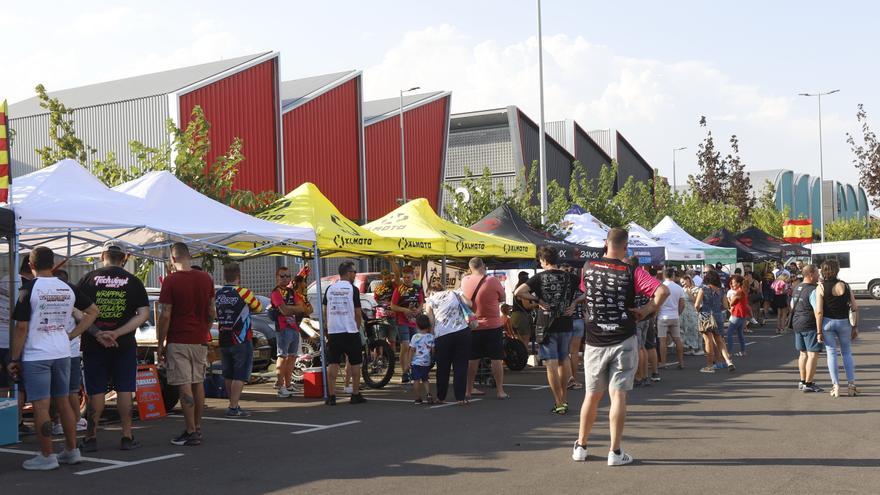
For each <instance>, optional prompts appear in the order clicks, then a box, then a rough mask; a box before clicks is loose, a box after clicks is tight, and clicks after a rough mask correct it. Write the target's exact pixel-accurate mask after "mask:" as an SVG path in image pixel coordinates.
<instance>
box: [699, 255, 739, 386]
mask: <svg viewBox="0 0 880 495" xmlns="http://www.w3.org/2000/svg"><path fill="white" fill-rule="evenodd" d="M723 299H724V293H723V292H722V290H721V278H720V277H719V276H718V273H717V272H715V271H710V272H708V273H706V276H705V277H703V286H702V287H701V288H700V291H699V292H697V299H696V301H694V306H695V307H696V309H697V311H698V312H699V313H700V320H701V321H706V322H708V321H714V322H715V325H714V327H715V328H714V329H709V328H707V327H706V326H704V325H703V324H702V323H701V324H700V333H701V334H702V335H703V342H704V343H705V345H706V366H704V367H703V368H701V369H700V372H701V373H715V370H723V369H726V370H728V371H735V370H736V367H735V366H734V365H733V360H732V359H731V358H730V353H729V352H727V346H726V345H725V344H724V337H722V336H721V335H722V333H723V331H724V318H723V316H722V313H721V310H722V308H723V303H722V301H723ZM722 359H723V361H722Z"/></svg>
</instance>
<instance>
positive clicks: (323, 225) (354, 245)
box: [257, 182, 397, 256]
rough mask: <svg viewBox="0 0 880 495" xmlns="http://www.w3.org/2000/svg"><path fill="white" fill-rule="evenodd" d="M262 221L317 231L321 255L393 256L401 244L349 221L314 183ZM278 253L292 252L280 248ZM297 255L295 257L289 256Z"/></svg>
mask: <svg viewBox="0 0 880 495" xmlns="http://www.w3.org/2000/svg"><path fill="white" fill-rule="evenodd" d="M257 216H258V217H260V218H262V219H265V220H270V221H272V222H278V223H282V224H285V225H291V226H294V227H299V228H306V229H310V230H313V231H314V232H315V234H316V235H317V242H318V248H319V249H320V250H321V255H322V256H325V255H340V256H342V255H368V256H374V255H379V254H390V253H391V252H392V251H394V250H395V249H396V248H397V243H396V242H394V241H391V240H389V239H387V238H384V237H382V236H380V235H377V234H375V233H373V232H370V231H369V230H367V229H365V228H363V227H361V226H360V225H358V224H356V223H354V222H352V221H351V220H349V219H348V218H346V217H345V216H344V215H343V214H342V213H340V212H339V210H338V209H337V208H336V206H334V205H333V203H331V202H330V200H329V199H327V197H326V196H324V194H323V193H322V192H321V191H320V190H319V189H318V187H317V186H316V185H314V184H312V183H311V182H304V183H303V184H301V185H300V186H299V187H297V188H296V189H294V190H293V191H290V192H289V193H287V195H286V196H284V197H283V198H281V199H279V200H278V201H276V202H275V203H273V204H272V205H271V206H270V207H269V208H268V209H266V210H265V211H263V212H261V213H260V214H259V215H257ZM276 251H277V252H289V251H288V250H285V249H284V248H278V249H277V250H276ZM289 254H295V253H289Z"/></svg>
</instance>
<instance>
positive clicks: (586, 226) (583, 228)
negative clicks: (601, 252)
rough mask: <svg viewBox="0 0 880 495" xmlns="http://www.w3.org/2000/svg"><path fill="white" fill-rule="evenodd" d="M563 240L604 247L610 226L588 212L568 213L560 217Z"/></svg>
mask: <svg viewBox="0 0 880 495" xmlns="http://www.w3.org/2000/svg"><path fill="white" fill-rule="evenodd" d="M562 227H563V230H565V231H566V232H567V234H566V236H565V240H566V241H568V242H572V243H574V244H582V245H584V246H590V247H604V246H605V239H606V238H607V237H608V231H609V230H611V228H610V227H608V226H607V225H605V224H604V223H602V222H601V221H599V219H597V218H596V217H594V216H593V215H591V214H589V213H582V214H580V215H576V214H568V215H565V217H564V218H563V219H562Z"/></svg>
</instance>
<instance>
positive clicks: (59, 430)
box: [52, 423, 64, 436]
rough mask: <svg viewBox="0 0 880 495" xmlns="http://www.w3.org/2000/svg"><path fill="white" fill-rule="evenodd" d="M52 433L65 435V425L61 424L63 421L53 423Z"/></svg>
mask: <svg viewBox="0 0 880 495" xmlns="http://www.w3.org/2000/svg"><path fill="white" fill-rule="evenodd" d="M52 435H55V436H58V435H64V427H63V426H61V423H53V424H52Z"/></svg>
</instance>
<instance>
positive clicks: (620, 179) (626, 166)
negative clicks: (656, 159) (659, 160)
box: [600, 134, 654, 187]
mask: <svg viewBox="0 0 880 495" xmlns="http://www.w3.org/2000/svg"><path fill="white" fill-rule="evenodd" d="M600 145H601V143H600ZM612 156H613V155H612ZM617 164H618V169H617V171H618V173H617V186H618V187H622V186H623V185H624V184H625V183H626V180H627V179H628V178H629V177H630V176H632V177H634V178H635V180H637V181H640V182H649V181H650V180H651V179H652V178H653V177H654V171H653V169H651V166H650V165H648V163H647V162H646V161H644V160H643V159H642V158H641V157H639V155H638V154H636V151H635V149H633V148H632V147H631V146H630V145H629V144H628V143H627V142H626V141H625V140H624V139H623V138H622V137H621V136H620V134H618V135H617Z"/></svg>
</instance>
